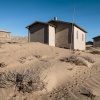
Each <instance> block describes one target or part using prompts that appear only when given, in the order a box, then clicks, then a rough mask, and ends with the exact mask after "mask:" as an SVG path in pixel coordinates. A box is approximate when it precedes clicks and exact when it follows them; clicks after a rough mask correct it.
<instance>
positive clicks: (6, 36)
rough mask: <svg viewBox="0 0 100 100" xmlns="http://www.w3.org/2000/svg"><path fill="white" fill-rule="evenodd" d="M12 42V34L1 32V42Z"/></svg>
mask: <svg viewBox="0 0 100 100" xmlns="http://www.w3.org/2000/svg"><path fill="white" fill-rule="evenodd" d="M10 40H11V37H10V32H7V31H4V30H0V42H9V41H10Z"/></svg>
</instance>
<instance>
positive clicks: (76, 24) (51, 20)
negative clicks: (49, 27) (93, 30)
mask: <svg viewBox="0 0 100 100" xmlns="http://www.w3.org/2000/svg"><path fill="white" fill-rule="evenodd" d="M50 22H58V23H65V24H71V25H74V26H76V27H78V28H79V29H81V30H82V31H84V32H85V33H87V31H86V30H84V29H83V28H81V27H80V26H78V25H77V24H75V23H70V22H64V21H60V20H49V21H48V22H47V23H50Z"/></svg>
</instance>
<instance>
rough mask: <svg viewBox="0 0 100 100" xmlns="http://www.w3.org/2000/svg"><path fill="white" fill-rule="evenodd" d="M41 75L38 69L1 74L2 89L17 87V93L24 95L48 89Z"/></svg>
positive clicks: (0, 83) (0, 85) (0, 84)
mask: <svg viewBox="0 0 100 100" xmlns="http://www.w3.org/2000/svg"><path fill="white" fill-rule="evenodd" d="M40 75H41V70H39V69H38V68H35V69H33V70H29V69H28V70H26V71H25V70H23V71H21V72H17V71H9V72H7V73H0V88H7V87H12V86H15V89H17V91H21V92H23V93H25V92H28V93H31V92H32V91H38V90H43V89H45V87H46V83H44V82H43V79H41V78H40Z"/></svg>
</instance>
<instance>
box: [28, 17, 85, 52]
mask: <svg viewBox="0 0 100 100" xmlns="http://www.w3.org/2000/svg"><path fill="white" fill-rule="evenodd" d="M26 28H27V29H28V41H29V42H41V43H44V44H48V45H51V46H56V47H61V48H71V49H75V50H85V45H86V44H85V43H86V33H87V32H86V31H85V30H84V29H83V28H81V27H80V26H78V25H76V24H75V23H69V22H64V21H59V20H57V18H56V17H55V18H54V20H50V21H48V22H47V23H44V22H39V21H36V22H34V23H32V24H30V25H28V26H27V27H26Z"/></svg>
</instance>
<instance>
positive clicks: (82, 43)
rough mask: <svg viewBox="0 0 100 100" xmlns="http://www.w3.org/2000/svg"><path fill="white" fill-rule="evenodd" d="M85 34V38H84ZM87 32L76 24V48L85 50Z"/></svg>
mask: <svg viewBox="0 0 100 100" xmlns="http://www.w3.org/2000/svg"><path fill="white" fill-rule="evenodd" d="M82 35H83V40H82ZM85 43H86V33H85V32H83V31H82V30H80V29H79V28H77V27H76V26H74V49H75V50H85Z"/></svg>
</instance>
